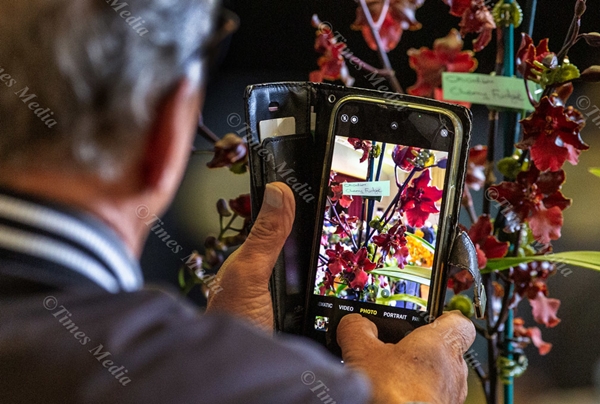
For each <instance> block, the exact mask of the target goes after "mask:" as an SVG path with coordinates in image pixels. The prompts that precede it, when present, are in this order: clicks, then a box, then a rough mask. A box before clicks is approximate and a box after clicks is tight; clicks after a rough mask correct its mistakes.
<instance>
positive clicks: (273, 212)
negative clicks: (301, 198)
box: [237, 182, 296, 271]
mask: <svg viewBox="0 0 600 404" xmlns="http://www.w3.org/2000/svg"><path fill="white" fill-rule="evenodd" d="M295 209H296V203H295V200H294V194H293V192H292V190H291V189H290V188H289V187H288V186H287V185H285V184H283V183H281V182H274V183H271V184H267V186H266V187H265V194H264V198H263V203H262V207H261V209H260V213H259V214H258V217H257V218H256V222H255V223H254V225H253V226H252V230H251V231H250V234H249V235H248V238H247V239H246V241H245V242H244V244H242V246H241V247H240V248H239V249H238V251H237V256H238V257H240V258H241V259H242V260H244V261H246V262H249V263H251V264H252V266H253V267H255V268H256V267H258V268H262V267H265V268H268V270H269V271H270V270H271V269H272V268H273V266H274V265H275V261H276V260H277V257H278V256H279V253H280V251H281V249H282V248H283V244H284V243H285V240H286V239H287V237H288V236H289V234H290V231H291V230H292V224H293V223H294V216H295Z"/></svg>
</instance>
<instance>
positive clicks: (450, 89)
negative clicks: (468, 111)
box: [442, 73, 541, 111]
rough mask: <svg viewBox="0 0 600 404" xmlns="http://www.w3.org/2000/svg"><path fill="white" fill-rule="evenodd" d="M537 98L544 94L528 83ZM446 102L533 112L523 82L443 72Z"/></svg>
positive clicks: (474, 74) (511, 78) (485, 75)
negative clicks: (460, 102)
mask: <svg viewBox="0 0 600 404" xmlns="http://www.w3.org/2000/svg"><path fill="white" fill-rule="evenodd" d="M528 85H529V91H530V92H531V94H532V95H533V97H534V98H535V99H539V98H540V95H541V92H538V87H537V86H536V85H535V84H533V83H528ZM442 89H443V90H444V100H446V101H464V102H470V103H473V104H482V105H487V106H493V107H503V108H510V109H517V110H526V111H532V110H533V107H532V106H531V103H530V102H529V98H528V96H527V91H526V90H525V86H524V84H523V79H518V78H516V77H503V76H490V75H488V74H476V73H442Z"/></svg>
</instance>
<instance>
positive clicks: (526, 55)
mask: <svg viewBox="0 0 600 404" xmlns="http://www.w3.org/2000/svg"><path fill="white" fill-rule="evenodd" d="M551 55H554V54H553V53H552V52H550V49H548V38H544V39H542V40H541V41H540V43H539V44H538V46H537V47H536V46H535V45H534V44H533V39H531V37H530V36H529V35H527V34H523V37H522V39H521V46H520V47H519V50H518V51H517V59H516V62H517V69H518V70H519V72H520V73H521V74H522V75H523V76H524V77H526V78H527V79H528V80H536V79H537V78H538V75H539V74H541V73H542V68H540V67H539V66H536V65H535V64H534V63H533V62H539V63H542V61H543V60H544V59H545V58H546V57H547V56H551ZM533 72H537V73H538V74H537V75H536V74H534V73H533Z"/></svg>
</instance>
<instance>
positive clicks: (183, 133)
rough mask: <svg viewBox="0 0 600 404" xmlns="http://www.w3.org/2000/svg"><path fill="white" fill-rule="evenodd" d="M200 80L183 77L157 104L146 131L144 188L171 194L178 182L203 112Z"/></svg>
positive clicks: (142, 167)
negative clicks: (201, 108)
mask: <svg viewBox="0 0 600 404" xmlns="http://www.w3.org/2000/svg"><path fill="white" fill-rule="evenodd" d="M200 98H201V97H200V88H199V84H198V80H194V79H189V78H185V79H182V80H180V81H179V82H178V83H177V85H176V86H175V87H174V88H173V90H172V91H170V92H169V93H168V94H167V95H166V96H165V97H164V98H163V99H162V100H161V101H160V102H159V104H158V106H157V108H156V114H155V118H154V120H153V122H152V124H151V125H150V127H149V130H148V132H147V134H146V145H145V148H144V152H143V155H142V156H141V157H140V160H139V163H140V165H139V166H138V167H139V171H138V172H139V175H140V177H141V178H140V182H139V184H140V186H141V188H143V191H155V192H156V191H158V192H159V193H168V192H170V191H171V189H175V188H176V187H177V185H178V184H179V181H180V179H181V176H182V174H183V170H184V168H185V166H186V163H187V161H188V158H189V156H190V152H191V147H192V145H193V143H192V142H193V136H194V135H195V129H196V127H197V125H198V117H199V114H200Z"/></svg>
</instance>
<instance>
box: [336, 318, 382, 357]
mask: <svg viewBox="0 0 600 404" xmlns="http://www.w3.org/2000/svg"><path fill="white" fill-rule="evenodd" d="M377 335H378V333H377V327H376V326H375V324H373V322H372V321H370V320H368V319H367V318H365V317H363V316H361V315H360V314H348V315H346V316H344V317H343V318H342V320H341V321H340V323H339V324H338V327H337V342H338V345H339V346H340V348H342V356H343V357H344V361H345V362H352V361H353V358H364V357H365V356H364V355H363V354H362V352H363V351H365V350H366V351H369V350H371V349H373V348H375V347H376V346H377V345H383V342H381V341H380V340H379V338H377Z"/></svg>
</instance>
